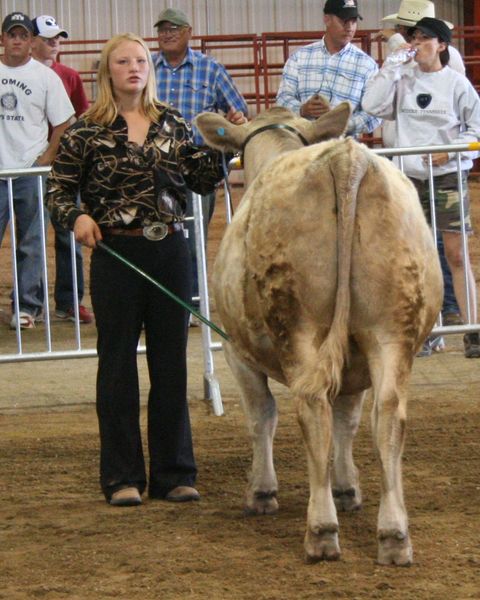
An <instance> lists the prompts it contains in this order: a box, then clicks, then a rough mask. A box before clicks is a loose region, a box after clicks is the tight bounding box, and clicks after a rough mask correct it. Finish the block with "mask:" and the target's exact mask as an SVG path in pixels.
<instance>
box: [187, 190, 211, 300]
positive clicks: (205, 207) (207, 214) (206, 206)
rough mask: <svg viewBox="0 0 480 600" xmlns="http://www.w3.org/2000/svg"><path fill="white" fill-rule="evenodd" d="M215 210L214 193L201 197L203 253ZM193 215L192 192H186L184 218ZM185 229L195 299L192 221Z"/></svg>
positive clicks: (195, 267) (195, 275)
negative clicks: (203, 237)
mask: <svg viewBox="0 0 480 600" xmlns="http://www.w3.org/2000/svg"><path fill="white" fill-rule="evenodd" d="M214 210H215V192H212V193H211V194H206V195H205V196H202V213H203V233H204V236H205V252H206V251H207V237H208V224H209V223H210V220H211V218H212V216H213V211H214ZM192 215H193V203H192V192H191V191H190V190H187V211H186V216H187V217H191V216H192ZM185 229H187V231H188V247H189V248H190V255H191V257H192V275H193V282H192V296H193V297H194V298H195V297H197V296H198V293H199V292H198V270H197V249H196V247H195V223H194V222H193V221H186V222H185ZM193 304H194V306H198V305H199V302H198V300H195V301H194V302H193Z"/></svg>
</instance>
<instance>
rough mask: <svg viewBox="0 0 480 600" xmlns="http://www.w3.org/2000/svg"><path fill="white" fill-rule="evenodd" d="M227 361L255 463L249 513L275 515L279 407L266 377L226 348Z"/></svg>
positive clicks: (249, 492)
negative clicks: (275, 464) (233, 377)
mask: <svg viewBox="0 0 480 600" xmlns="http://www.w3.org/2000/svg"><path fill="white" fill-rule="evenodd" d="M225 355H226V358H227V362H228V364H229V366H230V368H231V369H232V372H233V374H234V375H235V378H236V380H237V382H238V384H239V386H240V396H241V400H242V406H243V410H244V412H245V415H246V417H247V425H248V430H249V433H250V437H251V440H252V449H253V460H252V469H251V471H250V474H249V480H248V486H247V491H246V506H245V511H246V513H247V514H252V515H253V514H255V515H256V514H260V515H262V514H265V515H269V514H274V513H276V512H277V510H278V502H277V489H278V484H277V476H276V474H275V468H274V466H273V438H274V436H275V430H276V427H277V407H276V403H275V399H274V397H273V396H272V394H271V392H270V389H269V387H268V380H267V377H266V376H265V375H264V374H263V373H260V372H259V371H255V370H254V369H252V368H251V367H249V366H248V365H246V364H245V363H244V362H243V361H242V360H241V359H240V358H239V357H238V356H237V354H236V353H235V352H234V350H233V349H232V348H231V347H230V346H228V345H226V347H225Z"/></svg>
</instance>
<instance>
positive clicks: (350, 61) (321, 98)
mask: <svg viewBox="0 0 480 600" xmlns="http://www.w3.org/2000/svg"><path fill="white" fill-rule="evenodd" d="M323 12H324V20H325V35H324V37H323V39H322V40H321V41H319V42H315V43H313V44H310V45H308V46H305V47H304V48H300V50H298V51H297V52H295V54H293V55H292V56H291V57H290V58H289V59H288V60H287V62H286V63H285V67H284V69H283V76H282V82H281V84H280V88H279V90H278V94H277V104H279V105H280V106H285V107H286V108H289V109H290V110H293V111H294V112H296V113H298V114H300V115H301V116H302V117H305V118H307V119H316V118H318V117H319V116H321V115H322V114H323V113H324V112H325V111H326V110H328V105H330V106H331V107H333V106H336V105H337V104H339V103H340V102H343V101H345V100H346V101H348V102H350V105H351V107H352V116H351V117H350V121H349V123H348V128H347V134H349V135H355V136H356V135H359V134H360V133H363V132H371V131H373V130H374V129H375V128H376V127H378V126H379V125H380V123H381V121H380V120H379V119H377V118H375V117H372V116H371V115H368V114H367V113H366V112H364V111H363V110H362V107H361V102H362V97H363V92H364V89H365V84H366V82H367V80H368V79H369V78H370V77H371V76H372V75H373V74H374V73H376V72H377V70H378V67H377V64H376V63H375V61H374V60H373V59H372V58H370V57H369V56H368V55H367V54H365V52H363V51H362V50H360V49H359V48H357V47H356V46H354V45H353V44H352V43H351V41H352V39H353V37H354V35H355V32H356V30H357V20H358V19H361V18H362V17H361V16H360V15H359V14H358V7H357V2H356V0H327V2H326V3H325V6H324V9H323ZM325 100H326V101H327V102H328V104H327V103H326V102H325Z"/></svg>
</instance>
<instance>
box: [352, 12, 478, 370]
mask: <svg viewBox="0 0 480 600" xmlns="http://www.w3.org/2000/svg"><path fill="white" fill-rule="evenodd" d="M409 35H410V37H411V47H412V49H414V50H415V51H416V53H415V58H414V59H413V60H414V61H415V67H414V68H413V69H412V68H411V67H410V65H409V62H410V61H411V60H412V58H408V59H407V62H406V63H401V62H400V63H399V62H397V61H389V60H386V61H385V63H384V64H383V66H382V68H381V70H380V71H379V72H378V73H377V74H376V75H374V76H373V77H372V79H370V80H369V81H368V82H367V86H366V90H365V95H364V97H363V102H362V106H363V108H364V110H366V111H367V112H368V113H370V114H372V115H375V116H377V117H381V118H383V119H394V120H395V143H394V146H395V147H406V146H434V145H450V144H466V143H470V142H477V141H478V139H479V138H480V100H479V97H478V94H477V92H476V91H475V89H474V88H473V86H472V85H471V83H470V82H469V81H468V79H467V78H466V77H464V76H463V75H461V74H460V73H458V72H456V71H454V70H453V69H451V68H450V67H448V66H447V65H448V61H449V51H448V48H449V44H450V41H451V31H450V29H449V27H448V25H447V24H446V23H445V22H444V21H441V20H439V19H434V18H431V17H424V18H423V19H421V20H420V21H418V23H416V25H415V26H414V27H412V28H411V29H410V30H409ZM471 154H472V153H471V152H462V154H461V179H462V184H463V185H462V187H463V197H462V198H460V196H459V193H458V176H457V161H456V154H455V153H452V152H441V153H436V154H433V155H432V157H431V160H432V165H433V179H434V192H435V208H436V222H437V228H438V230H439V231H440V232H441V234H442V239H443V243H444V247H445V255H446V258H447V261H448V265H449V267H450V270H451V272H452V276H453V287H454V291H455V296H456V299H457V302H458V305H459V307H460V312H461V316H462V319H463V320H464V322H465V323H468V322H469V319H468V314H467V312H468V311H467V304H469V306H470V321H471V322H473V323H476V322H477V296H476V289H475V279H474V277H473V273H472V268H471V266H470V261H469V259H468V256H467V260H466V261H464V257H463V251H462V236H461V218H460V217H461V214H460V202H462V203H463V209H464V216H465V228H466V231H467V233H468V234H471V233H472V227H471V221H470V213H469V199H468V187H467V176H468V172H469V170H470V168H471V167H472V156H471ZM428 161H429V158H428V156H426V155H425V154H424V155H420V154H417V155H410V156H404V157H403V167H404V172H405V174H406V175H407V176H408V177H409V178H410V180H411V181H412V183H413V184H414V185H415V187H416V188H417V191H418V193H419V197H420V201H421V202H422V206H423V209H424V212H425V214H426V216H427V218H428V219H429V220H431V215H430V194H429V165H428ZM464 271H465V273H466V277H467V279H468V282H469V286H468V288H469V291H468V301H467V291H466V286H465V282H464ZM464 349H465V356H466V357H467V358H479V357H480V343H479V334H478V333H467V334H466V335H465V336H464Z"/></svg>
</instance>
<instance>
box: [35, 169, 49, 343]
mask: <svg viewBox="0 0 480 600" xmlns="http://www.w3.org/2000/svg"><path fill="white" fill-rule="evenodd" d="M37 195H38V212H39V216H40V245H41V250H42V281H43V318H44V320H45V341H46V344H47V352H51V351H52V329H51V325H50V299H49V293H48V292H49V290H48V269H47V236H46V233H45V232H46V221H45V215H46V210H45V207H44V205H43V176H42V175H37Z"/></svg>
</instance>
